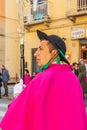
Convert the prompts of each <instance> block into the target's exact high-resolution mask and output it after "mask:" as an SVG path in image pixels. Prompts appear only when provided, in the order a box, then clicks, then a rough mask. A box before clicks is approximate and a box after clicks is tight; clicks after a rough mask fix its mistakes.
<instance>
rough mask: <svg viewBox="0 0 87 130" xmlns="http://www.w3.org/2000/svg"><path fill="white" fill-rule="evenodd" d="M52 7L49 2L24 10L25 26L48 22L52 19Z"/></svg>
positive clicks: (30, 6)
mask: <svg viewBox="0 0 87 130" xmlns="http://www.w3.org/2000/svg"><path fill="white" fill-rule="evenodd" d="M51 10H52V6H51V3H49V2H46V1H44V2H42V3H38V4H37V5H36V7H35V5H34V4H32V5H29V6H27V7H25V8H24V24H25V25H27V24H35V23H40V22H44V21H47V20H49V19H50V18H51Z"/></svg>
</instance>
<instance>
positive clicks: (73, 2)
mask: <svg viewBox="0 0 87 130" xmlns="http://www.w3.org/2000/svg"><path fill="white" fill-rule="evenodd" d="M84 14H87V0H68V3H67V11H66V15H67V16H78V15H84Z"/></svg>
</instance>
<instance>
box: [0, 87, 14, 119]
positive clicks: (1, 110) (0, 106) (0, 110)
mask: <svg viewBox="0 0 87 130" xmlns="http://www.w3.org/2000/svg"><path fill="white" fill-rule="evenodd" d="M13 86H14V85H9V86H8V88H9V97H2V98H1V99H0V120H1V119H2V117H3V116H4V114H5V112H6V110H7V109H8V104H9V103H10V102H11V101H12V100H13ZM3 94H4V89H3V87H2V95H3Z"/></svg>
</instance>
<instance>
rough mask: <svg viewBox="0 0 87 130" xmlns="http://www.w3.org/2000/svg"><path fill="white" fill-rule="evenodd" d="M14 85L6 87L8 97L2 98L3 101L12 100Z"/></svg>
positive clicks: (2, 90) (2, 89) (2, 91)
mask: <svg viewBox="0 0 87 130" xmlns="http://www.w3.org/2000/svg"><path fill="white" fill-rule="evenodd" d="M14 85H15V84H12V85H8V95H9V96H8V97H4V96H2V98H3V99H9V100H12V99H13V98H14V97H13V88H14ZM1 93H2V95H3V94H4V88H3V86H2V87H1Z"/></svg>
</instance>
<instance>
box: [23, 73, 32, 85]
mask: <svg viewBox="0 0 87 130" xmlns="http://www.w3.org/2000/svg"><path fill="white" fill-rule="evenodd" d="M30 80H31V77H30V75H29V74H24V84H25V85H27V84H28V83H29V82H30Z"/></svg>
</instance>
